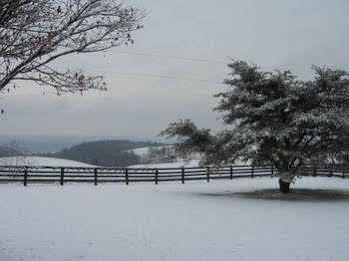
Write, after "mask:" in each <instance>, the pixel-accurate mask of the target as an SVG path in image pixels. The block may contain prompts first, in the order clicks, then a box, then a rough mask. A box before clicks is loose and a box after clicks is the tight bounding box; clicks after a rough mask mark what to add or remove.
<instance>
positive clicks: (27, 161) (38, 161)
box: [0, 157, 95, 167]
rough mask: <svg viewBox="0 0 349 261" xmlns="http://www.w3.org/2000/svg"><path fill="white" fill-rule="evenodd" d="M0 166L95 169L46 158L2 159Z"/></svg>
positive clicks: (82, 164) (87, 165) (68, 161)
mask: <svg viewBox="0 0 349 261" xmlns="http://www.w3.org/2000/svg"><path fill="white" fill-rule="evenodd" d="M0 165H37V166H52V167H95V166H94V165H91V164H86V163H83V162H79V161H73V160H66V159H58V158H48V157H2V158H0Z"/></svg>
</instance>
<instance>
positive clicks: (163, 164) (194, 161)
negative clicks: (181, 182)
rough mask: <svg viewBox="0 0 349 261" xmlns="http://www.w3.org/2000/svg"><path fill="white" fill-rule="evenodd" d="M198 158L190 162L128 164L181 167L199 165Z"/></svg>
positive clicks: (145, 166) (138, 166) (142, 166)
mask: <svg viewBox="0 0 349 261" xmlns="http://www.w3.org/2000/svg"><path fill="white" fill-rule="evenodd" d="M198 166H199V161H198V160H191V161H190V162H184V161H178V162H170V163H154V164H152V163H150V164H137V165H132V166H128V167H129V168H181V167H198Z"/></svg>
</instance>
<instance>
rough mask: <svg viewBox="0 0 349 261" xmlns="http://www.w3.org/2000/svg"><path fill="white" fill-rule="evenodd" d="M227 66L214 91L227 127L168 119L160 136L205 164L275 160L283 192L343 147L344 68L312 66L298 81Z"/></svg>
mask: <svg viewBox="0 0 349 261" xmlns="http://www.w3.org/2000/svg"><path fill="white" fill-rule="evenodd" d="M228 67H229V68H230V74H229V78H228V79H226V80H225V81H224V83H225V84H226V86H227V89H226V91H223V92H221V93H218V94H217V95H215V96H216V97H218V98H220V101H219V104H218V106H217V107H216V110H217V111H218V112H221V113H222V115H223V122H224V124H225V126H226V129H225V130H224V131H221V132H218V133H216V134H215V135H213V134H211V132H210V130H207V129H198V128H197V127H196V126H195V124H194V123H193V122H191V121H190V120H181V121H179V122H175V123H171V124H170V125H169V127H168V128H167V129H166V130H164V131H163V132H162V135H165V136H168V137H171V138H173V137H176V138H179V142H178V143H177V144H176V145H175V149H176V150H177V152H178V153H181V154H182V155H184V156H190V155H193V154H197V153H201V154H202V155H203V158H204V162H205V163H206V164H221V163H234V161H236V160H237V159H240V160H244V161H250V162H253V163H254V164H273V165H274V166H275V167H276V168H277V170H278V173H279V184H280V190H281V191H282V192H284V193H287V192H289V186H290V183H291V182H292V181H293V179H294V178H295V177H296V176H297V175H299V174H300V172H299V170H300V168H301V167H302V166H304V165H305V164H306V163H307V162H308V161H309V160H311V159H326V158H328V157H329V156H331V155H336V154H337V153H339V152H341V151H342V150H343V142H342V133H343V128H345V127H346V126H347V125H348V119H349V118H348V116H349V113H348V112H349V111H348V108H349V106H348V105H349V80H348V77H347V76H348V74H347V73H346V72H345V71H343V70H335V69H330V68H326V67H316V66H313V71H314V74H315V76H314V79H313V80H311V81H301V80H298V79H297V77H296V76H295V75H294V74H293V73H292V72H290V71H274V72H264V71H262V70H261V69H260V68H259V67H257V66H255V65H250V64H248V63H246V62H244V61H235V62H233V63H231V64H228Z"/></svg>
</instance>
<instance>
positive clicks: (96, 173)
mask: <svg viewBox="0 0 349 261" xmlns="http://www.w3.org/2000/svg"><path fill="white" fill-rule="evenodd" d="M94 173H95V186H97V175H98V172H97V168H95V169H94Z"/></svg>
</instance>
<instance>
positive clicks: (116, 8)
mask: <svg viewBox="0 0 349 261" xmlns="http://www.w3.org/2000/svg"><path fill="white" fill-rule="evenodd" d="M145 15H146V14H145V11H144V10H141V9H138V8H135V7H130V6H126V5H125V4H123V3H122V2H121V1H118V0H0V93H1V92H4V91H5V90H7V91H10V84H11V86H12V84H13V85H14V82H17V81H32V82H35V83H36V84H38V85H42V86H45V87H53V88H55V89H56V90H57V94H61V93H64V92H70V93H74V92H83V91H85V90H89V89H98V90H106V84H105V82H104V81H103V77H101V76H98V75H95V76H92V75H85V74H84V73H82V72H81V71H75V72H74V71H72V70H69V69H67V70H66V71H59V70H57V69H56V68H55V67H54V66H53V62H54V61H56V60H57V59H59V58H62V57H63V56H67V55H71V54H74V53H76V54H77V53H96V52H102V51H107V50H109V49H111V48H113V47H117V46H121V45H128V44H133V43H134V40H133V37H132V32H134V31H136V30H138V29H141V28H142V27H143V25H142V24H141V20H142V19H143V18H144V17H145Z"/></svg>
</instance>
